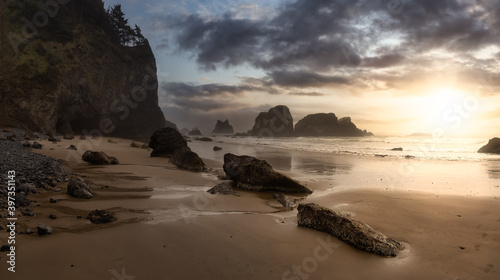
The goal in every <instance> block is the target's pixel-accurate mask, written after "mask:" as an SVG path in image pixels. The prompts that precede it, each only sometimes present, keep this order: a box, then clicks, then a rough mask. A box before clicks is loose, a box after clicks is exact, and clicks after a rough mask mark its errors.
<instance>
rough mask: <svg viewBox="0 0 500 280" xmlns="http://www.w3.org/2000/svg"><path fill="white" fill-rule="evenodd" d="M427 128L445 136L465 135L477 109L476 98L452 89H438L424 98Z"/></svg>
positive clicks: (470, 94) (473, 95)
mask: <svg viewBox="0 0 500 280" xmlns="http://www.w3.org/2000/svg"><path fill="white" fill-rule="evenodd" d="M424 108H425V112H426V114H427V117H428V118H427V119H428V126H429V127H437V128H439V129H442V130H443V131H445V132H446V133H447V134H461V133H467V132H469V130H470V129H471V123H472V122H473V121H474V120H475V118H476V114H477V113H478V109H479V100H478V97H477V96H476V95H475V94H473V93H469V92H465V91H461V90H458V89H454V88H441V89H438V90H436V91H434V92H432V93H431V94H429V95H428V96H427V98H425V107H424Z"/></svg>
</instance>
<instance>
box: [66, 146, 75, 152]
mask: <svg viewBox="0 0 500 280" xmlns="http://www.w3.org/2000/svg"><path fill="white" fill-rule="evenodd" d="M66 150H73V151H76V147H75V145H69V147H67V148H66Z"/></svg>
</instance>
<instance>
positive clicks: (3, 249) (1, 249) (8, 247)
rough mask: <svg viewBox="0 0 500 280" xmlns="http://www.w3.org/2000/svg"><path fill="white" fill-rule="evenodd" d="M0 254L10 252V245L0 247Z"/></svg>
mask: <svg viewBox="0 0 500 280" xmlns="http://www.w3.org/2000/svg"><path fill="white" fill-rule="evenodd" d="M0 252H10V245H7V244H4V245H2V247H0Z"/></svg>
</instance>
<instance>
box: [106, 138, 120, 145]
mask: <svg viewBox="0 0 500 280" xmlns="http://www.w3.org/2000/svg"><path fill="white" fill-rule="evenodd" d="M108 143H110V144H116V143H118V142H116V141H114V140H113V139H108Z"/></svg>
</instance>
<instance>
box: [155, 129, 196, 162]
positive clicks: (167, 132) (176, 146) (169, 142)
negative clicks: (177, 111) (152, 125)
mask: <svg viewBox="0 0 500 280" xmlns="http://www.w3.org/2000/svg"><path fill="white" fill-rule="evenodd" d="M149 147H150V148H152V149H153V151H152V152H151V157H170V156H172V155H173V154H174V153H175V152H176V151H178V150H181V149H184V148H186V147H187V141H186V139H184V137H182V135H181V134H180V133H179V132H178V131H177V130H175V129H173V128H171V127H165V128H161V129H158V130H157V131H155V132H154V133H153V135H152V136H151V138H150V141H149Z"/></svg>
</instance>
